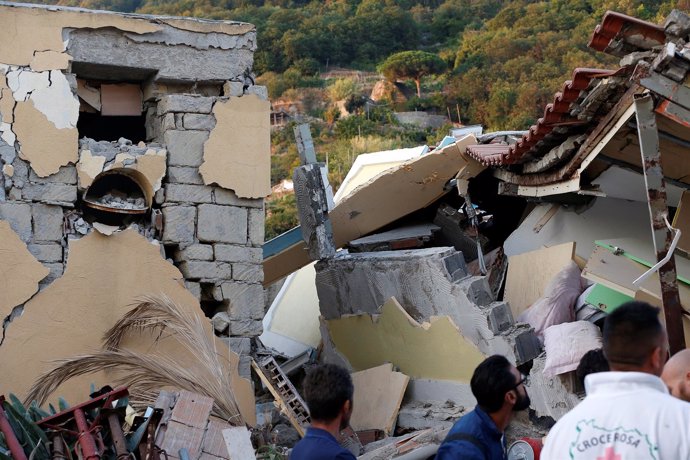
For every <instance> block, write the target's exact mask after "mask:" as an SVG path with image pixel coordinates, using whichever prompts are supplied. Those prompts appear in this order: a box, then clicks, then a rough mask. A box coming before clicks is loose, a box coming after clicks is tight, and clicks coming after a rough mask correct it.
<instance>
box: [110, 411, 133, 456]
mask: <svg viewBox="0 0 690 460" xmlns="http://www.w3.org/2000/svg"><path fill="white" fill-rule="evenodd" d="M108 427H109V428H110V437H111V438H112V440H113V444H114V445H115V453H116V454H117V458H127V457H129V451H128V450H127V441H125V435H124V433H123V432H122V426H120V417H119V415H118V414H117V412H115V411H108Z"/></svg>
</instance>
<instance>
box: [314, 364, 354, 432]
mask: <svg viewBox="0 0 690 460" xmlns="http://www.w3.org/2000/svg"><path fill="white" fill-rule="evenodd" d="M303 392H304V399H305V401H306V403H307V407H309V414H310V415H311V418H312V420H319V421H324V422H329V421H331V420H333V419H334V418H336V417H337V416H338V414H339V413H340V409H342V407H343V404H345V401H352V395H353V393H354V386H353V385H352V378H351V377H350V374H349V373H348V372H347V370H345V369H344V368H342V367H340V366H336V365H334V364H322V365H319V366H316V367H314V368H313V369H311V370H309V372H307V376H306V377H305V378H304V384H303Z"/></svg>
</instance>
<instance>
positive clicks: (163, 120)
mask: <svg viewBox="0 0 690 460" xmlns="http://www.w3.org/2000/svg"><path fill="white" fill-rule="evenodd" d="M160 124H161V131H163V132H165V131H170V130H173V129H177V124H176V123H175V114H174V113H166V114H165V115H163V116H162V117H160ZM180 128H181V126H180Z"/></svg>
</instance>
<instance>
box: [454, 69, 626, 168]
mask: <svg viewBox="0 0 690 460" xmlns="http://www.w3.org/2000/svg"><path fill="white" fill-rule="evenodd" d="M615 73H616V71H613V70H602V69H588V68H577V69H575V70H574V71H573V77H572V80H568V81H566V82H565V83H564V84H563V87H562V88H561V91H559V92H557V93H556V94H555V95H554V100H553V103H550V104H547V105H546V108H545V109H544V116H543V117H542V118H540V119H539V120H537V123H536V124H535V125H532V126H531V127H530V128H529V131H528V133H527V134H525V135H524V136H523V137H522V138H521V139H519V140H518V141H517V142H516V143H515V144H513V145H508V144H479V145H471V146H469V147H468V148H467V153H468V155H470V156H471V157H473V158H474V159H476V160H477V161H480V162H481V163H483V164H485V165H509V164H515V163H520V162H521V161H524V160H525V159H527V158H529V157H530V155H529V154H530V153H536V152H532V151H531V150H532V148H533V147H535V146H536V145H537V143H538V142H540V141H541V140H543V139H544V137H546V136H547V135H548V134H551V133H552V131H553V129H554V128H555V127H557V126H573V125H581V124H584V123H586V122H583V121H581V120H578V119H577V118H575V117H573V116H571V115H570V105H571V104H572V103H573V102H574V101H576V100H577V99H578V98H579V97H580V93H581V91H583V90H585V89H587V87H588V86H589V84H590V82H591V81H592V79H593V78H597V77H608V76H611V75H613V74H615ZM565 137H567V135H564V138H565Z"/></svg>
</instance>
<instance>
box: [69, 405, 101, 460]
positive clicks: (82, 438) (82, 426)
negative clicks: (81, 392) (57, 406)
mask: <svg viewBox="0 0 690 460" xmlns="http://www.w3.org/2000/svg"><path fill="white" fill-rule="evenodd" d="M74 421H75V422H76V424H77V430H78V431H79V439H78V440H77V442H78V443H79V446H80V447H81V455H82V458H84V459H86V460H89V459H90V458H96V459H99V458H101V455H100V454H99V453H98V449H97V448H96V441H94V439H93V436H91V432H90V431H89V424H88V422H87V421H86V416H85V415H84V411H83V410H81V409H74Z"/></svg>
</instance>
